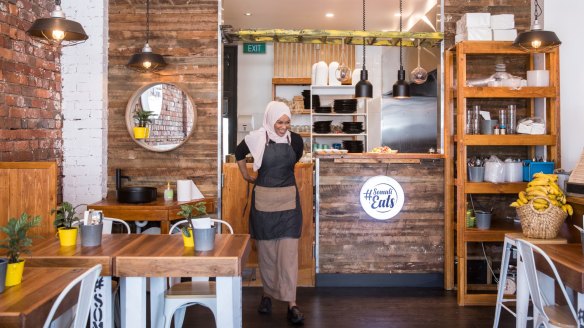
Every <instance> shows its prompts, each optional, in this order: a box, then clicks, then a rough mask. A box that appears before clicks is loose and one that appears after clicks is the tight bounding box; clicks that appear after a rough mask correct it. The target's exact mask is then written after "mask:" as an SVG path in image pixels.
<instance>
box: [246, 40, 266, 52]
mask: <svg viewBox="0 0 584 328" xmlns="http://www.w3.org/2000/svg"><path fill="white" fill-rule="evenodd" d="M243 53H244V54H265V53H266V44H265V43H244V44H243Z"/></svg>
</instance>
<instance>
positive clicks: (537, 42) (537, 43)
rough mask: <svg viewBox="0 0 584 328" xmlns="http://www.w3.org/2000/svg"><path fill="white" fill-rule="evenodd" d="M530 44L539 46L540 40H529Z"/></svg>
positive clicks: (534, 46)
mask: <svg viewBox="0 0 584 328" xmlns="http://www.w3.org/2000/svg"><path fill="white" fill-rule="evenodd" d="M531 46H532V47H533V48H535V49H537V48H539V47H541V41H540V40H533V41H531Z"/></svg>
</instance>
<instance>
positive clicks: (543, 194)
mask: <svg viewBox="0 0 584 328" xmlns="http://www.w3.org/2000/svg"><path fill="white" fill-rule="evenodd" d="M530 195H531V196H534V197H538V196H539V197H544V198H547V193H546V192H543V191H539V190H535V191H532V192H528V193H527V198H529V196H530Z"/></svg>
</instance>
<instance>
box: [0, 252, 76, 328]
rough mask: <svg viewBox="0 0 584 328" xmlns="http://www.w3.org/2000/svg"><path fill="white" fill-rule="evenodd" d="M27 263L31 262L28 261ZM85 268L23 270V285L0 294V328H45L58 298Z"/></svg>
mask: <svg viewBox="0 0 584 328" xmlns="http://www.w3.org/2000/svg"><path fill="white" fill-rule="evenodd" d="M27 261H28V260H27ZM86 270H87V269H86V268H55V267H50V268H43V267H36V268H35V267H30V266H29V265H28V263H27V264H26V266H25V268H24V275H23V277H22V283H21V284H20V285H16V286H12V287H7V288H6V290H5V291H4V293H2V294H0V327H2V328H12V327H34V328H37V327H42V326H43V324H44V323H45V320H46V319H47V316H48V315H49V312H50V311H51V307H52V306H53V303H54V302H55V300H56V299H57V297H58V296H59V294H60V293H61V292H62V291H63V289H65V287H66V286H67V285H68V284H69V282H71V281H72V280H73V279H75V278H77V277H79V276H80V275H81V274H82V273H83V272H85V271H86Z"/></svg>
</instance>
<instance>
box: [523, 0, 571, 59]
mask: <svg viewBox="0 0 584 328" xmlns="http://www.w3.org/2000/svg"><path fill="white" fill-rule="evenodd" d="M534 7H535V8H534V13H533V15H534V21H533V26H531V30H529V31H527V32H522V33H521V34H519V35H518V36H517V38H516V39H515V42H513V46H514V47H517V48H520V49H521V50H523V51H527V52H544V51H548V50H550V49H553V48H555V47H558V46H559V45H560V44H562V42H561V41H560V39H558V36H557V35H556V33H554V32H552V31H544V30H542V29H541V25H540V24H539V21H538V20H537V19H538V17H539V16H541V14H542V10H541V6H540V5H539V3H538V1H537V0H535V3H534Z"/></svg>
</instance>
